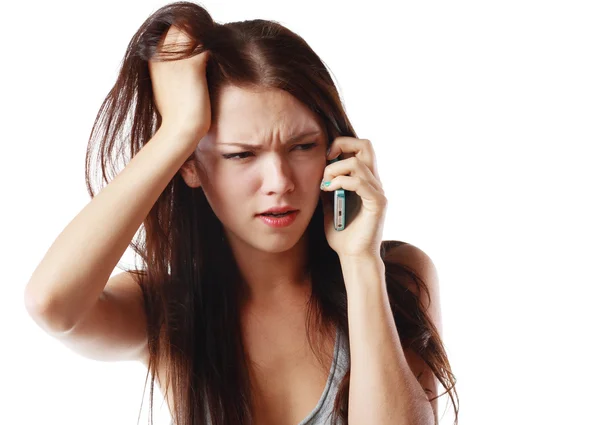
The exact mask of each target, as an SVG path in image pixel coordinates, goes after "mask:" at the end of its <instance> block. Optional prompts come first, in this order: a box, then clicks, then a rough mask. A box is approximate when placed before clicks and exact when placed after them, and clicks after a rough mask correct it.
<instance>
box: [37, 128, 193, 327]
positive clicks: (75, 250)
mask: <svg viewBox="0 0 600 425" xmlns="http://www.w3.org/2000/svg"><path fill="white" fill-rule="evenodd" d="M187 139H192V135H191V134H190V135H188V133H187V132H183V131H182V132H178V131H176V130H171V129H168V128H160V129H159V130H158V131H157V132H156V134H155V135H154V136H153V137H152V139H151V140H149V141H148V143H147V144H146V145H145V146H144V147H143V148H142V149H141V150H140V151H139V152H138V153H137V154H136V155H135V156H134V157H133V159H132V160H131V161H130V162H129V163H128V164H127V166H126V167H125V168H124V169H123V170H122V171H121V172H120V173H119V174H118V175H117V176H116V177H115V178H114V180H113V181H111V182H110V183H109V184H108V185H107V186H106V187H104V188H103V189H102V190H101V191H100V192H99V193H98V194H97V196H95V197H94V199H92V200H91V201H90V202H89V203H88V204H87V205H86V206H85V207H84V208H83V209H82V210H81V211H80V212H79V213H78V214H77V215H76V216H75V217H74V218H73V220H71V222H70V223H69V224H68V225H67V226H66V228H65V229H64V230H63V231H62V232H61V233H60V234H59V235H58V237H57V238H56V240H55V241H54V243H53V244H52V245H51V247H50V248H49V249H48V252H47V253H46V255H45V256H44V258H43V259H42V261H41V262H40V264H39V265H38V266H37V268H36V269H35V271H34V272H33V274H32V276H31V278H30V280H29V283H28V284H27V286H26V288H25V300H26V305H27V308H28V310H29V311H30V313H31V314H32V315H35V316H36V317H40V318H41V319H40V320H43V321H44V322H47V327H48V328H51V329H52V330H55V331H61V330H65V329H68V328H69V327H70V326H71V325H72V324H73V323H75V322H76V321H77V319H78V318H79V317H81V315H83V314H84V313H85V312H86V311H87V310H88V309H89V308H90V307H91V306H92V305H93V304H94V303H95V302H96V300H97V299H98V297H99V296H100V294H101V292H102V291H103V289H104V286H105V285H106V282H107V280H108V278H109V277H110V274H111V272H112V271H113V270H114V268H115V266H116V264H117V263H118V261H119V259H120V258H121V256H122V255H123V252H125V250H126V249H127V246H128V245H129V243H130V242H131V240H132V238H133V236H134V235H135V232H136V231H137V230H138V229H139V227H140V225H141V224H142V222H143V220H144V218H145V217H146V216H147V215H148V212H149V211H150V209H151V208H152V206H153V205H154V203H155V202H156V200H157V199H158V197H159V195H160V194H161V192H162V191H163V190H164V188H165V187H166V186H167V184H168V183H169V181H170V180H171V179H172V178H173V176H174V175H175V173H176V172H177V171H178V169H179V168H180V167H181V165H182V164H183V162H184V161H185V160H186V158H187V157H188V156H189V155H190V154H191V153H192V148H191V146H192V143H191V142H190V141H187ZM192 141H193V140H192ZM188 145H189V146H190V147H188Z"/></svg>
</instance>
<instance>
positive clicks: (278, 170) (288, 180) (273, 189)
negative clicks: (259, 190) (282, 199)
mask: <svg viewBox="0 0 600 425" xmlns="http://www.w3.org/2000/svg"><path fill="white" fill-rule="evenodd" d="M293 177H294V173H293V170H292V167H290V164H289V162H288V161H287V160H284V159H282V158H280V157H279V156H277V155H273V156H272V157H271V158H269V159H266V160H265V164H264V171H263V191H264V192H265V193H266V194H267V195H272V194H277V193H286V192H291V191H293V190H294V179H293Z"/></svg>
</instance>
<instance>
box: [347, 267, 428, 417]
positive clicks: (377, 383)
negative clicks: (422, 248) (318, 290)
mask: <svg viewBox="0 0 600 425" xmlns="http://www.w3.org/2000/svg"><path fill="white" fill-rule="evenodd" d="M341 262H342V271H343V274H344V280H345V284H346V289H347V293H348V322H349V328H350V329H349V331H350V356H351V365H352V366H351V373H350V395H349V397H350V398H349V415H348V419H349V420H348V422H349V424H350V425H357V424H367V423H369V424H378V425H387V424H389V425H392V424H393V425H403V424H406V425H408V424H410V425H429V424H433V423H434V416H433V410H432V408H431V404H430V403H429V401H428V399H427V396H426V394H425V392H424V391H423V389H422V388H421V386H420V384H419V382H418V381H417V379H416V377H415V376H414V374H413V373H412V371H411V369H410V367H409V365H408V363H407V361H406V358H405V356H404V352H403V350H402V346H401V344H400V338H399V336H398V332H397V330H396V327H395V324H394V318H393V315H392V311H391V308H390V303H389V299H388V294H387V290H386V286H385V273H384V272H385V268H384V264H383V261H382V260H381V259H380V258H364V259H360V260H358V261H357V260H356V259H353V260H350V259H347V260H344V259H342V260H341Z"/></svg>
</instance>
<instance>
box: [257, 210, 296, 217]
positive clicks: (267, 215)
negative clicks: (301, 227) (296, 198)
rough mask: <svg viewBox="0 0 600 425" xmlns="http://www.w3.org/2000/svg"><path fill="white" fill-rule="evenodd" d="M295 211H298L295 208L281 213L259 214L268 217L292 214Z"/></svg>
mask: <svg viewBox="0 0 600 425" xmlns="http://www.w3.org/2000/svg"><path fill="white" fill-rule="evenodd" d="M294 212H296V210H294V211H287V212H284V213H280V214H273V213H263V214H259V215H264V216H266V217H285V216H286V215H290V214H292V213H294Z"/></svg>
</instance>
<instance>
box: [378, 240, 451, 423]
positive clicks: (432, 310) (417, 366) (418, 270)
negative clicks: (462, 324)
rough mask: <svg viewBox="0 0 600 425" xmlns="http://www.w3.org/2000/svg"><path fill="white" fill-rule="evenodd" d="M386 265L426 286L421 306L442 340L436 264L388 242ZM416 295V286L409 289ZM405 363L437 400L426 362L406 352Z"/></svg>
mask: <svg viewBox="0 0 600 425" xmlns="http://www.w3.org/2000/svg"><path fill="white" fill-rule="evenodd" d="M383 247H384V261H385V262H388V263H392V264H399V265H401V266H403V267H406V268H408V269H410V270H411V271H412V272H413V273H414V274H416V275H417V276H418V278H419V279H420V280H421V281H422V282H423V283H424V284H425V286H426V287H427V290H428V291H429V296H430V297H429V298H427V295H426V294H425V293H424V291H421V292H420V293H419V294H420V295H419V296H420V300H421V304H422V305H423V306H424V307H425V308H426V312H427V315H428V316H429V317H430V319H431V321H432V323H433V324H434V325H435V327H436V330H437V332H438V334H439V335H440V337H441V336H442V315H441V306H440V293H439V281H438V274H437V269H436V267H435V265H434V264H433V261H432V260H431V258H430V257H429V255H427V254H426V253H425V252H424V251H423V250H421V249H420V248H417V247H416V246H414V245H411V244H409V243H406V242H399V241H385V242H384V243H383ZM408 289H409V290H411V291H412V292H413V293H415V295H417V293H418V292H417V288H416V283H415V284H414V285H412V286H409V288H408ZM404 354H405V356H406V360H407V362H408V364H409V366H410V368H411V370H412V371H413V373H414V375H415V377H416V378H417V380H418V381H419V383H420V384H421V386H422V388H423V390H424V392H425V394H426V395H427V397H428V398H429V400H430V401H431V400H432V399H434V398H435V397H437V396H438V390H437V384H436V382H437V380H436V378H435V376H434V374H433V372H432V371H431V369H430V368H429V366H428V365H427V364H426V363H425V361H424V360H423V359H422V358H421V356H419V355H418V354H417V353H416V352H415V351H413V350H411V349H406V350H405V351H404ZM437 404H438V403H437V399H435V400H433V401H431V405H432V408H433V411H434V414H435V415H436V416H437Z"/></svg>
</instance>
